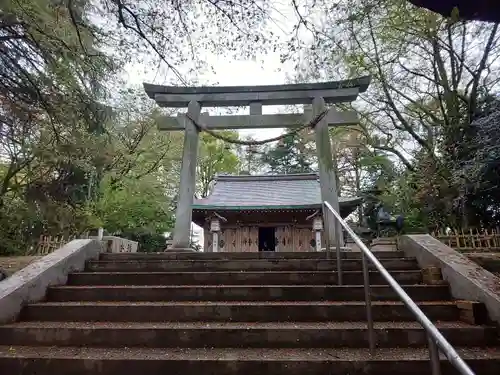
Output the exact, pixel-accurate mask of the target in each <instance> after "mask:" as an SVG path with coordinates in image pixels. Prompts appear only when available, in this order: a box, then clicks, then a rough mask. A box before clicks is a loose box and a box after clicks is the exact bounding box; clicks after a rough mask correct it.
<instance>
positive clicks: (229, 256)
mask: <svg viewBox="0 0 500 375" xmlns="http://www.w3.org/2000/svg"><path fill="white" fill-rule="evenodd" d="M374 253H375V255H376V256H377V258H379V259H383V258H403V257H404V256H405V255H404V252H402V251H374ZM327 256H328V254H327V253H326V252H325V251H321V252H275V251H260V252H245V253H228V252H220V253H202V252H199V253H198V252H186V253H170V252H166V253H102V254H101V255H100V259H101V260H139V259H144V260H188V259H193V260H238V259H243V260H245V259H327ZM330 256H331V259H335V258H336V254H335V251H333V252H331V254H330ZM342 256H343V258H344V259H361V254H360V253H359V252H349V251H346V252H342Z"/></svg>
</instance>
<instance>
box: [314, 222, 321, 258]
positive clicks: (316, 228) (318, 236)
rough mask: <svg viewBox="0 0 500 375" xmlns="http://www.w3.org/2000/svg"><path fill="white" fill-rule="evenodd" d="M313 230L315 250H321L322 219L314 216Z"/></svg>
mask: <svg viewBox="0 0 500 375" xmlns="http://www.w3.org/2000/svg"><path fill="white" fill-rule="evenodd" d="M313 230H314V232H315V241H316V251H321V248H322V246H321V231H322V230H323V220H322V219H321V217H320V216H316V217H315V218H314V220H313Z"/></svg>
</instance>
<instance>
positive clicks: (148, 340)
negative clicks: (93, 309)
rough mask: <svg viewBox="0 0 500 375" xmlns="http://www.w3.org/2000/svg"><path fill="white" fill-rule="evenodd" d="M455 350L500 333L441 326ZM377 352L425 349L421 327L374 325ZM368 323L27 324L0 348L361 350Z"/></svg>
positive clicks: (1, 338)
mask: <svg viewBox="0 0 500 375" xmlns="http://www.w3.org/2000/svg"><path fill="white" fill-rule="evenodd" d="M437 327H438V329H439V330H440V331H441V333H442V334H443V335H444V336H445V337H446V338H447V339H448V340H449V341H450V343H451V344H452V345H457V346H464V347H470V346H481V345H489V346H491V345H495V344H497V340H496V329H495V328H493V327H479V326H472V325H468V324H465V323H459V322H440V323H437ZM375 334H376V342H377V346H378V347H384V348H386V347H425V346H426V345H427V335H426V333H425V331H424V329H423V328H422V327H421V326H420V324H419V323H416V322H415V323H414V322H403V323H396V322H384V323H376V324H375ZM367 343H368V332H367V328H366V323H365V322H336V323H332V322H328V323H318V322H316V323H303V322H286V323H255V322H252V323H247V322H242V323H224V322H222V323H215V322H211V323H207V322H203V323H199V322H197V323H109V322H107V323H92V322H80V323H74V322H73V323H68V322H24V323H15V324H11V325H6V326H0V345H28V346H39V345H41V346H91V347H113V348H124V347H126V348H132V347H144V348H177V347H179V348H181V347H182V348H203V347H205V348H245V347H246V348H263V347H264V348H280V347H281V348H340V347H346V348H363V347H366V346H367Z"/></svg>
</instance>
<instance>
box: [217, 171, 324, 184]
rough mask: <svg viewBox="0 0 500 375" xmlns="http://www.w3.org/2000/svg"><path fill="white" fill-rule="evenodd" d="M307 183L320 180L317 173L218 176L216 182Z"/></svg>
mask: <svg viewBox="0 0 500 375" xmlns="http://www.w3.org/2000/svg"><path fill="white" fill-rule="evenodd" d="M297 180H300V181H305V180H319V175H318V174H317V173H290V174H255V175H228V174H217V175H216V176H215V181H234V182H238V181H241V182H246V181H297Z"/></svg>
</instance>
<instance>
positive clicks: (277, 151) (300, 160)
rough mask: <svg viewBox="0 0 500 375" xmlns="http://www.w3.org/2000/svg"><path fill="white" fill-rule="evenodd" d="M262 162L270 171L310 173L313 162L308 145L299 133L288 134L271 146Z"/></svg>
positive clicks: (277, 172) (263, 155) (278, 172)
mask: <svg viewBox="0 0 500 375" xmlns="http://www.w3.org/2000/svg"><path fill="white" fill-rule="evenodd" d="M261 158H262V159H261V160H262V163H263V164H264V165H266V166H267V169H268V171H269V172H270V173H275V174H290V173H310V172H313V171H314V170H313V167H312V165H313V162H312V161H311V155H310V153H309V152H308V150H307V145H306V144H305V143H303V142H301V140H300V137H299V136H297V135H287V136H286V137H284V138H282V139H281V140H280V141H279V142H278V143H277V144H276V145H274V146H271V147H270V148H269V149H268V150H267V151H265V152H264V153H263V154H262V156H261Z"/></svg>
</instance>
